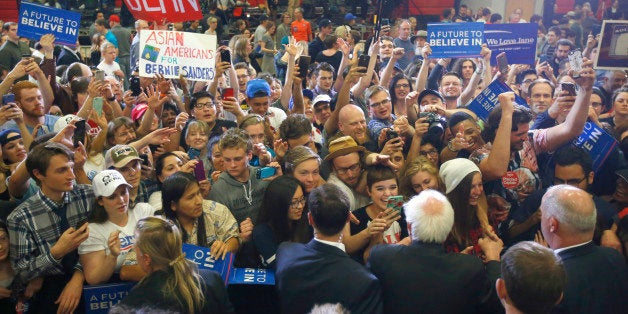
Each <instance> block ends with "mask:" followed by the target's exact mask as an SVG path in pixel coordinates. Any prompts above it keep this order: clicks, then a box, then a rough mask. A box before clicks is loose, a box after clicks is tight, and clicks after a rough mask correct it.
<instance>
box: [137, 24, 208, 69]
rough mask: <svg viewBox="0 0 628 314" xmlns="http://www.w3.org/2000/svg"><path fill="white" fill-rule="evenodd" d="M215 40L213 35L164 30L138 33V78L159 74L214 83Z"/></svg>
mask: <svg viewBox="0 0 628 314" xmlns="http://www.w3.org/2000/svg"><path fill="white" fill-rule="evenodd" d="M216 48H217V39H216V36H215V35H204V34H196V33H188V32H175V31H166V30H142V31H141V32H140V76H143V77H153V76H155V74H162V75H163V76H165V77H166V78H179V74H183V75H184V76H186V77H187V79H188V80H192V81H212V80H213V79H214V75H215V70H214V65H215V57H216Z"/></svg>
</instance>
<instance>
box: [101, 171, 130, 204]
mask: <svg viewBox="0 0 628 314" xmlns="http://www.w3.org/2000/svg"><path fill="white" fill-rule="evenodd" d="M121 185H126V186H127V187H128V188H129V189H130V188H132V186H131V185H130V184H128V183H127V182H126V180H124V177H123V176H122V174H120V172H118V171H117V170H109V169H108V170H103V171H101V172H99V173H98V174H97V175H96V176H95V177H94V179H93V180H92V188H93V189H94V195H95V196H96V197H99V196H104V197H108V196H111V194H113V192H115V191H116V189H117V188H118V187H119V186H121Z"/></svg>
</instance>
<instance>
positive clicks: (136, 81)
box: [129, 76, 142, 96]
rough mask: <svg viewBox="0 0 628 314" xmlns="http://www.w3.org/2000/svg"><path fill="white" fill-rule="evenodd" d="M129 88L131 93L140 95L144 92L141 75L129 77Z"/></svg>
mask: <svg viewBox="0 0 628 314" xmlns="http://www.w3.org/2000/svg"><path fill="white" fill-rule="evenodd" d="M129 83H130V84H129V89H130V90H131V95H133V96H139V95H140V94H141V93H142V87H141V86H140V78H139V76H131V78H130V79H129Z"/></svg>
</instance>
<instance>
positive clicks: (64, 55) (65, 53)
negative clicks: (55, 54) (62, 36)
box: [57, 46, 81, 65]
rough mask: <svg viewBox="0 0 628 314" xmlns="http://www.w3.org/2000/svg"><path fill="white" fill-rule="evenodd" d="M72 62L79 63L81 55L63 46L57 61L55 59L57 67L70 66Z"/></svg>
mask: <svg viewBox="0 0 628 314" xmlns="http://www.w3.org/2000/svg"><path fill="white" fill-rule="evenodd" d="M74 62H81V55H80V54H79V53H76V52H74V51H72V50H70V49H69V48H68V47H65V46H63V50H61V54H59V59H57V65H70V64H72V63H74Z"/></svg>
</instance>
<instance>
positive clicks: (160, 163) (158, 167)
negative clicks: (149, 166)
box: [155, 152, 180, 184]
mask: <svg viewBox="0 0 628 314" xmlns="http://www.w3.org/2000/svg"><path fill="white" fill-rule="evenodd" d="M170 156H174V157H177V158H179V156H178V155H177V154H175V153H173V152H165V153H163V154H161V155H159V157H157V160H155V177H156V178H157V182H159V184H162V183H161V182H160V181H159V177H160V176H161V174H162V173H163V171H164V166H165V162H166V158H168V157H170ZM179 160H180V159H179Z"/></svg>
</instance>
